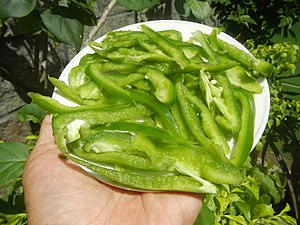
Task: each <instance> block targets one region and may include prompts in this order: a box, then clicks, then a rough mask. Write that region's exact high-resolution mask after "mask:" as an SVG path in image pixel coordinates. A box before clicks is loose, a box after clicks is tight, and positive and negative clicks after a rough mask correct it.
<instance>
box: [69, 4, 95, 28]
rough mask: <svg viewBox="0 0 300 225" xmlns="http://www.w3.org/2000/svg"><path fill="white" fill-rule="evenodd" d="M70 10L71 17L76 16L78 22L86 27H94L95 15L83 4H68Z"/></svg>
mask: <svg viewBox="0 0 300 225" xmlns="http://www.w3.org/2000/svg"><path fill="white" fill-rule="evenodd" d="M69 8H70V10H72V11H73V15H75V16H76V18H77V19H78V21H80V22H81V23H82V24H84V25H87V26H94V25H96V23H97V18H96V16H95V14H94V13H93V12H92V11H91V9H89V8H88V6H86V5H85V4H82V3H80V2H79V3H75V2H73V1H72V2H70V4H69Z"/></svg>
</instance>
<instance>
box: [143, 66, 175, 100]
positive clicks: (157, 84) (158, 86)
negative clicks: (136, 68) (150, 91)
mask: <svg viewBox="0 0 300 225" xmlns="http://www.w3.org/2000/svg"><path fill="white" fill-rule="evenodd" d="M140 71H141V72H144V73H145V74H146V77H147V78H148V79H149V81H150V82H151V83H152V84H153V86H154V88H155V92H154V95H155V96H156V98H157V99H158V100H159V101H160V102H162V103H164V104H167V105H172V104H173V103H174V102H175V101H176V90H175V87H174V85H173V83H172V82H171V81H170V79H169V78H167V77H166V76H165V75H164V74H163V73H162V72H160V71H159V70H156V69H152V68H142V69H140Z"/></svg>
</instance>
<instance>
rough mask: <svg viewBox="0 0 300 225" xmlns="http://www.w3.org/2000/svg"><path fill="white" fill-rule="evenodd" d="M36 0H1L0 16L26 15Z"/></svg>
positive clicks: (16, 16)
mask: <svg viewBox="0 0 300 225" xmlns="http://www.w3.org/2000/svg"><path fill="white" fill-rule="evenodd" d="M35 5H36V0H1V1H0V18H19V17H23V16H26V15H28V14H29V13H30V12H31V11H32V10H33V9H34V7H35Z"/></svg>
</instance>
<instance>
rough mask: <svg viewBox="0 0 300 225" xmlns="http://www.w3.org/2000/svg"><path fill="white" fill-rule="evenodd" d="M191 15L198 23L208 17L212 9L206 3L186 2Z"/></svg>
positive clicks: (196, 0)
mask: <svg viewBox="0 0 300 225" xmlns="http://www.w3.org/2000/svg"><path fill="white" fill-rule="evenodd" d="M187 4H188V5H189V7H190V9H191V11H192V13H193V15H194V16H195V17H196V18H197V19H198V20H200V21H203V20H205V19H207V18H208V17H210V15H211V14H212V9H211V7H210V4H209V3H208V2H207V1H198V0H187Z"/></svg>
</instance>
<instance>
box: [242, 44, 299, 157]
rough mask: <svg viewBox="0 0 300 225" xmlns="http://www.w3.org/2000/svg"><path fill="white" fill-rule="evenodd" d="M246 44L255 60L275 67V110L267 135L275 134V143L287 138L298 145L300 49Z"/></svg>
mask: <svg viewBox="0 0 300 225" xmlns="http://www.w3.org/2000/svg"><path fill="white" fill-rule="evenodd" d="M246 44H247V47H248V48H249V49H250V51H251V52H252V54H253V55H254V56H256V57H258V58H262V59H265V60H267V61H268V62H270V63H272V64H273V65H274V67H275V70H274V71H273V73H272V74H271V75H270V76H269V77H268V83H269V88H270V93H271V109H270V116H269V120H268V127H267V130H266V131H265V133H266V134H268V133H271V134H272V139H273V141H278V140H285V139H286V138H287V137H289V139H288V140H287V141H289V140H294V141H297V140H295V138H297V132H298V131H299V128H300V116H299V112H300V76H299V74H298V73H299V71H300V67H299V66H300V48H299V46H298V45H295V44H292V43H286V42H284V43H276V44H272V45H259V46H257V47H254V44H253V42H250V41H248V42H247V43H246ZM298 139H299V137H298ZM287 150H288V149H287ZM294 150H295V151H296V149H294ZM288 151H291V149H290V150H288Z"/></svg>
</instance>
